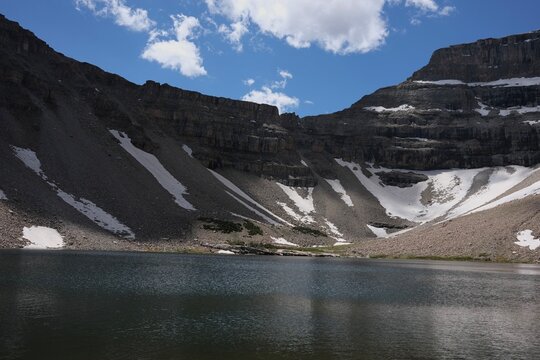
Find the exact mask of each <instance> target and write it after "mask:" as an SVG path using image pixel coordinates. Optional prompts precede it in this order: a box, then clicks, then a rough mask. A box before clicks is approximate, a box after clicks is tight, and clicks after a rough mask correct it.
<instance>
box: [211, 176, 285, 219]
mask: <svg viewBox="0 0 540 360" xmlns="http://www.w3.org/2000/svg"><path fill="white" fill-rule="evenodd" d="M208 171H210V173H211V174H212V175H214V177H215V178H216V179H217V180H218V181H219V182H221V183H222V184H223V185H225V187H227V188H228V189H229V190H231V191H232V192H234V193H235V194H236V195H238V196H239V197H241V198H243V199H244V200H246V201H248V202H250V203H251V204H253V205H255V206H256V207H258V208H259V209H261V210H263V211H264V212H266V213H267V214H269V215H271V216H272V217H274V218H275V219H278V220H279V221H281V222H282V223H284V224H287V225H289V226H293V225H292V224H291V223H289V222H287V221H286V220H284V219H282V218H280V217H279V216H277V215H275V214H274V213H272V212H271V211H270V210H268V209H267V208H265V207H264V206H262V205H261V204H259V203H258V202H256V201H255V200H253V199H252V198H251V197H250V196H249V195H248V194H246V193H245V192H243V191H242V190H241V189H240V188H239V187H238V186H236V185H234V184H233V183H232V182H231V181H230V180H229V179H227V178H225V177H224V176H223V175H221V174H218V173H217V172H215V171H213V170H210V169H208ZM227 194H228V195H229V196H231V197H232V198H234V199H235V200H236V201H238V202H239V203H240V204H242V205H243V206H245V207H246V208H248V209H249V210H251V211H253V212H254V213H255V214H257V215H259V216H260V217H261V218H263V219H265V220H266V221H267V222H268V223H270V224H272V225H281V224H280V223H278V222H277V221H275V220H274V219H272V218H270V217H268V216H267V215H265V214H263V213H261V212H260V211H258V210H256V209H255V208H253V207H252V206H250V205H248V204H247V203H246V202H244V201H242V200H240V199H239V198H238V197H237V196H235V195H233V194H232V193H230V192H228V191H227Z"/></svg>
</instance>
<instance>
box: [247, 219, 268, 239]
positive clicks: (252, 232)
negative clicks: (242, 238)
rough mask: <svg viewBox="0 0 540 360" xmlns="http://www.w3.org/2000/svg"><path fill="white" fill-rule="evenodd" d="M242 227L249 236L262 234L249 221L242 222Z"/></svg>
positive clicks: (257, 227) (259, 229) (260, 230)
mask: <svg viewBox="0 0 540 360" xmlns="http://www.w3.org/2000/svg"><path fill="white" fill-rule="evenodd" d="M244 227H245V228H246V230H247V232H248V235H249V236H254V235H262V234H263V231H262V229H261V228H260V227H259V226H257V225H255V224H254V223H252V222H251V221H248V220H246V221H244Z"/></svg>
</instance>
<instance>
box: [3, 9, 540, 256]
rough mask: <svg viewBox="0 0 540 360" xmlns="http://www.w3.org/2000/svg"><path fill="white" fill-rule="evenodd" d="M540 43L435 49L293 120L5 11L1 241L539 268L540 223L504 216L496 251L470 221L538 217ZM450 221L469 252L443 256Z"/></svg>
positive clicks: (450, 237)
mask: <svg viewBox="0 0 540 360" xmlns="http://www.w3.org/2000/svg"><path fill="white" fill-rule="evenodd" d="M539 36H540V35H539V33H538V32H534V33H529V34H523V35H516V36H511V37H508V38H503V39H489V40H482V41H479V42H477V43H474V44H468V45H460V46H455V47H451V48H449V49H443V50H438V51H436V52H435V53H434V55H433V57H432V59H431V61H430V63H429V64H428V65H427V66H426V67H425V68H423V69H421V70H419V71H418V72H416V73H415V74H414V75H413V76H412V77H411V78H410V79H408V80H407V81H405V82H404V83H402V84H399V85H397V86H394V87H389V88H384V89H381V90H378V91H377V92H375V93H374V94H372V95H368V96H366V97H364V98H362V99H361V100H360V101H359V102H357V103H356V104H354V105H352V106H351V107H350V108H349V109H346V110H343V111H340V112H338V113H335V114H330V115H322V116H316V117H307V118H299V117H298V116H296V115H294V114H282V115H279V114H278V112H277V109H276V108H274V107H272V106H268V105H259V104H254V103H248V102H242V101H236V100H230V99H225V98H216V97H211V96H206V95H202V94H199V93H196V92H191V91H185V90H181V89H177V88H174V87H171V86H169V85H166V84H158V83H155V82H152V81H148V82H147V83H145V84H144V85H142V86H139V85H136V84H133V83H130V82H129V81H127V80H125V79H123V78H121V77H119V76H116V75H113V74H109V73H106V72H104V71H102V70H101V69H99V68H97V67H95V66H92V65H90V64H86V63H80V62H77V61H75V60H72V59H70V58H67V57H65V56H64V55H62V54H59V53H57V52H55V51H54V50H53V49H51V48H50V47H49V46H48V45H47V44H46V43H44V42H43V41H41V40H39V39H37V38H36V37H35V36H34V35H33V34H32V33H31V32H29V31H27V30H24V29H22V28H21V27H20V26H19V25H18V24H16V23H14V22H11V21H9V20H7V19H5V18H3V17H2V18H0V168H1V171H0V245H1V246H2V247H18V246H23V245H25V244H28V241H29V238H32V236H30V235H29V234H30V233H31V231H30V230H26V235H25V237H26V240H25V239H24V238H23V229H24V228H26V229H30V228H32V226H34V230H35V231H36V232H37V233H39V231H40V230H39V229H37V230H36V228H35V227H36V226H44V227H47V228H52V229H55V230H57V231H58V234H59V235H61V236H62V237H63V239H64V242H65V244H66V247H68V248H83V249H95V248H99V249H134V250H135V249H147V250H176V249H178V248H184V249H185V248H192V249H195V250H197V249H200V247H201V246H202V245H203V244H206V243H225V242H228V243H229V245H230V244H244V245H245V244H248V243H251V242H254V243H261V242H262V243H268V244H272V246H283V247H296V245H302V246H304V247H311V246H314V245H315V246H330V247H332V246H334V245H344V244H347V243H352V245H347V246H339V247H336V248H339V249H343V250H342V251H343V252H348V253H349V254H361V255H381V254H389V255H396V254H397V253H402V254H409V255H414V254H420V255H426V254H427V255H429V254H437V255H444V254H449V255H456V254H457V255H459V254H466V255H468V256H476V255H479V254H488V255H487V256H491V258H496V257H499V258H501V257H504V258H507V259H519V260H525V261H534V260H536V259H538V256H539V249H538V248H535V250H531V249H530V248H528V247H527V248H526V247H524V246H519V245H517V244H515V242H516V241H517V240H516V235H517V234H518V233H519V232H522V231H525V230H531V232H532V233H533V234H534V236H538V235H539V231H540V229H538V228H534V226H533V225H534V224H532V223H531V224H532V225H531V224H529V223H528V222H526V221H522V219H521V217H519V219H518V217H516V219H515V220H512V219H510V220H508V219H506V220H507V221H510V222H512V224H513V225H512V227H511V229H512V230H511V231H510V232H507V233H505V235H504V238H503V239H501V240H500V241H499V242H497V243H496V244H494V243H491V242H490V241H489V239H488V240H483V239H484V237H482V236H480V235H479V234H480V233H479V231H480V228H479V229H474V225H470V224H471V221H470V220H467V219H477V218H481V219H484V220H482V221H484V222H483V224H484V225H483V226H487V227H489V224H491V223H499V221H498V218H499V217H500V216H503V215H502V214H505V213H506V211H514V210H515V209H517V208H519V209H523V210H520V211H521V212H522V213H523V214H530V216H531V218H534V217H535V216H538V213H539V212H540V204H539V195H537V194H539V193H540V183H539V182H538V181H536V180H535V179H537V178H536V176H538V174H537V171H536V170H535V166H536V164H538V163H539V162H540V148H539V146H540V140H539V131H540V121H539V120H540V107H539V105H540V104H539V99H540V81H539V80H540V69H539V65H538V64H539V63H540V62H539V59H540V53H539V51H540V50H539V49H540V40H539V39H540V38H539ZM501 79H502V80H501ZM512 200H515V201H512ZM497 201H498V203H497ZM490 203H491V204H495V205H497V204H499V203H500V204H501V206H502V207H496V206H494V205H493V206H490V205H489V204H490ZM486 204H487V205H486ZM482 207H485V209H484V208H482ZM492 207H493V208H496V210H493V209H492ZM475 209H476V210H475ZM501 209H511V210H501ZM473 211H476V212H475V213H474V214H470V213H471V212H473ZM516 211H517V210H516ZM493 214H495V215H493ZM527 216H529V215H527ZM461 219H465V220H461ZM441 221H445V222H444V223H446V222H448V223H451V224H455V223H464V224H469V225H468V226H469V230H468V231H469V232H468V233H467V234H468V235H467V238H468V239H469V238H470V237H478V241H476V239H469V242H472V243H475V244H476V243H477V246H473V247H469V246H468V245H467V246H461V247H460V246H458V245H456V249H458V250H456V251H450V250H448V249H449V248H448V246H446V247H445V246H442V245H441V244H440V243H439V242H444V241H447V243H446V244H447V245H448V242H451V243H456V244H460V240H459V239H460V236H459V235H458V234H459V232H460V231H461V230H462V229H461V228H460V227H455V226H446V225H444V230H442V225H440V224H441V223H440V222H441ZM518 222H519V224H518ZM438 223H439V224H438ZM418 224H423V225H422V226H420V227H418V228H417V229H415V230H413V231H411V232H409V233H405V234H403V235H399V232H402V231H403V230H406V229H409V228H412V227H414V226H416V225H418ZM437 224H438V225H437ZM472 224H474V221H473V222H472ZM471 226H472V228H470V227H471ZM523 226H525V227H527V226H528V227H527V229H525V228H523V229H522V228H521V227H523ZM424 229H428V230H424ZM389 233H396V234H398V235H396V236H395V237H393V238H391V239H388V240H380V239H379V240H371V241H367V239H369V238H372V239H375V238H377V237H386V236H388V234H389ZM434 233H436V234H438V235H437V236H438V237H437V236H435V235H433V234H434ZM411 234H418V235H414V236H412V235H411ZM422 234H429V235H422ZM426 236H427V238H426ZM534 236H533V239H532V240H531V241H532V243H533V244H534V243H535V242H534V240H535V238H534ZM439 238H440V239H441V240H440V241H439V240H436V239H439ZM419 239H420V240H419ZM422 239H424V240H422ZM425 239H427V240H425ZM430 239H433V240H430ZM445 239H446V240H445ZM30 240H31V241H32V239H30ZM419 241H420V243H419ZM425 242H427V243H429V244H430V245H432V246H431V247H429V246H427V247H426V246H424V245H420V246H419V245H418V244H424V243H425ZM469 242H467V244H468V243H469ZM269 246H270V245H267V247H269ZM214 248H215V247H214ZM218 248H219V247H218ZM450 248H452V249H453V247H450ZM313 249H318V248H313ZM385 249H386V250H385ZM396 249H399V250H396ZM426 249H432V250H426Z"/></svg>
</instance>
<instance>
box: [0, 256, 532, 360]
mask: <svg viewBox="0 0 540 360" xmlns="http://www.w3.org/2000/svg"><path fill="white" fill-rule="evenodd" d="M539 274H540V272H539V271H538V267H535V266H530V265H527V266H507V265H493V264H488V265H487V266H483V265H478V264H464V263H439V262H387V261H354V260H332V259H330V260H329V259H286V258H263V257H219V256H181V255H158V254H111V253H106V254H103V253H102V254H100V253H94V254H92V253H84V254H83V253H69V252H55V253H39V252H32V253H28V252H25V253H23V252H3V253H0V290H1V296H0V319H1V320H2V326H0V336H1V339H0V358H8V359H11V358H13V359H15V358H40V359H42V358H54V359H98V358H99V359H125V358H128V359H133V358H137V359H179V358H186V359H217V358H219V359H275V358H280V359H299V358H310V359H336V358H339V359H358V358H362V359H389V358H392V359H396V358H417V359H432V358H492V359H506V358H533V357H534V356H533V355H535V354H538V353H540V347H539V345H538V342H537V336H538V334H539V333H540V325H539V323H540V322H539V321H538V320H539V312H540V310H539V309H538V306H537V304H538V300H539V297H540V295H539V291H538V290H539V284H540V280H539V279H540V276H538V275H539Z"/></svg>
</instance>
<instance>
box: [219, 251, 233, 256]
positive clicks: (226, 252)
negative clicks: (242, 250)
mask: <svg viewBox="0 0 540 360" xmlns="http://www.w3.org/2000/svg"><path fill="white" fill-rule="evenodd" d="M217 253H218V254H220V255H235V254H234V253H233V252H232V251H230V250H218V252H217Z"/></svg>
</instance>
